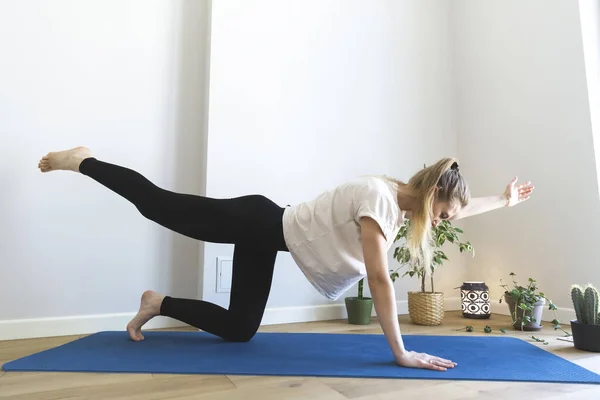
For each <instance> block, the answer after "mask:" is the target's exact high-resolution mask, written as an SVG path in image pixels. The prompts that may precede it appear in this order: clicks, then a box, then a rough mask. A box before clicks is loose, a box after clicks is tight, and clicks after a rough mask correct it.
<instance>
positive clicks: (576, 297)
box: [571, 283, 600, 325]
mask: <svg viewBox="0 0 600 400" xmlns="http://www.w3.org/2000/svg"><path fill="white" fill-rule="evenodd" d="M599 298H600V295H599V294H598V290H597V289H596V288H595V287H594V286H593V285H592V284H591V283H589V284H587V285H586V286H585V287H584V288H582V287H581V286H579V285H572V286H571V299H572V300H573V307H575V314H576V315H577V322H579V323H580V324H587V325H600V311H599V310H598V300H599Z"/></svg>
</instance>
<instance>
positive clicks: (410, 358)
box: [396, 351, 456, 371]
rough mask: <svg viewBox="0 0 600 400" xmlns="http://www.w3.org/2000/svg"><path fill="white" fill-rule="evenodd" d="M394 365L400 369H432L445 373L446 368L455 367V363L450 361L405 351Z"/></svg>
mask: <svg viewBox="0 0 600 400" xmlns="http://www.w3.org/2000/svg"><path fill="white" fill-rule="evenodd" d="M396 363H397V364H398V365H400V366H402V367H408V368H423V369H433V370H436V371H446V370H447V369H448V368H454V367H455V366H456V363H455V362H452V361H450V360H446V359H444V358H440V357H436V356H432V355H429V354H426V353H417V352H414V351H407V352H406V353H404V354H403V355H402V356H400V357H397V358H396Z"/></svg>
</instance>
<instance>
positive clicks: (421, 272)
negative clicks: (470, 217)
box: [390, 219, 475, 293]
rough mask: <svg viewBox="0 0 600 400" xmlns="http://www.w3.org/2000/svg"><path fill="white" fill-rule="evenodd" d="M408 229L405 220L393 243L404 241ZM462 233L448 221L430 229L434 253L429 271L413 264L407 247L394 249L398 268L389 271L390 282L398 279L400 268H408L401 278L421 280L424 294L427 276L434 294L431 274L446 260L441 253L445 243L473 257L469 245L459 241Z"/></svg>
mask: <svg viewBox="0 0 600 400" xmlns="http://www.w3.org/2000/svg"><path fill="white" fill-rule="evenodd" d="M409 229H410V219H407V220H406V221H405V222H404V224H403V225H402V227H400V230H399V231H398V234H397V235H396V238H395V239H394V241H395V242H397V241H399V240H400V239H406V235H407V233H408V230H409ZM462 233H463V231H462V230H461V229H459V228H457V227H455V226H453V225H452V223H451V222H450V221H448V220H442V221H441V222H440V223H439V224H438V225H437V226H436V227H434V228H433V229H432V234H431V237H432V243H431V246H432V247H433V248H434V252H433V259H432V262H431V265H430V266H429V270H427V269H426V268H425V266H423V265H420V264H419V263H417V262H414V260H412V259H411V258H412V257H411V254H410V251H409V250H408V247H406V245H402V246H399V247H396V249H394V259H395V260H396V261H398V262H399V263H400V266H399V267H398V268H396V269H395V270H390V277H391V278H392V281H394V282H395V281H396V279H398V278H399V277H400V273H399V272H398V271H399V270H400V268H402V267H404V266H408V269H407V270H406V271H405V272H404V274H402V276H403V277H404V276H406V275H408V276H410V277H411V278H412V277H415V276H416V277H418V278H419V279H420V280H421V292H425V291H426V290H425V281H426V278H427V276H428V275H429V276H430V280H431V292H432V293H433V292H435V288H434V285H433V274H434V272H435V270H436V268H437V267H439V266H441V265H442V264H443V263H444V261H447V260H448V257H447V256H446V254H445V253H444V251H442V247H443V246H444V244H445V243H446V242H450V243H453V244H455V245H457V246H458V249H459V250H460V252H461V253H463V252H465V251H468V252H471V253H472V254H473V256H475V252H474V249H473V246H472V245H471V243H470V242H468V241H467V242H461V241H460V238H459V234H462Z"/></svg>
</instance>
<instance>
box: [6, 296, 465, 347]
mask: <svg viewBox="0 0 600 400" xmlns="http://www.w3.org/2000/svg"><path fill="white" fill-rule="evenodd" d="M397 307H398V314H401V315H402V314H408V303H407V301H406V300H401V301H398V302H397ZM444 309H445V310H447V311H452V310H460V298H459V297H448V298H446V299H445V300H444ZM372 315H373V316H375V315H376V314H375V310H374V309H373V313H372ZM134 316H135V313H121V314H101V315H81V316H71V317H56V318H34V319H20V320H8V321H0V340H13V339H31V338H41V337H52V336H68V335H85V334H90V333H96V332H100V331H115V330H116V331H120V330H124V329H125V326H126V325H127V323H128V322H129V321H130V320H131V318H133V317H134ZM347 317H348V314H347V313H346V306H345V305H344V304H343V303H342V304H332V305H322V306H306V307H281V308H268V309H266V310H265V315H264V318H263V321H262V324H263V325H275V324H287V323H295V322H312V321H327V320H335V319H346V318H347ZM183 326H186V324H183V323H181V322H179V321H176V320H173V319H171V318H166V317H157V318H154V319H152V320H151V321H150V322H148V323H147V324H146V325H144V329H159V328H176V327H183Z"/></svg>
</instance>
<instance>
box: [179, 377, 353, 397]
mask: <svg viewBox="0 0 600 400" xmlns="http://www.w3.org/2000/svg"><path fill="white" fill-rule="evenodd" d="M168 399H169V400H232V399H236V400H238V399H239V400H248V399H257V400H258V399H260V400H282V399H285V400H306V399H310V400H346V397H344V396H343V395H342V394H340V393H338V392H336V391H335V390H333V389H331V388H330V387H328V386H327V385H325V384H323V383H322V382H321V381H319V380H318V379H316V378H296V379H289V380H283V381H279V382H272V383H271V384H268V385H243V386H242V387H238V388H237V389H235V390H231V391H226V392H213V393H205V394H197V395H190V396H184V397H169V398H168Z"/></svg>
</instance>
